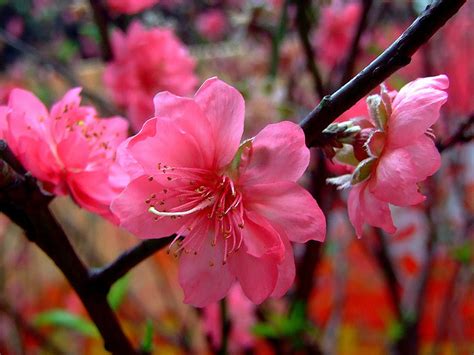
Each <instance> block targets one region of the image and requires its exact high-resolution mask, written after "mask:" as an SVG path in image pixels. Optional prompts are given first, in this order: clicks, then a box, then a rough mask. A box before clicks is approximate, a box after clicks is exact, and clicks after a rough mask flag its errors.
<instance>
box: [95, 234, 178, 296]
mask: <svg viewBox="0 0 474 355" xmlns="http://www.w3.org/2000/svg"><path fill="white" fill-rule="evenodd" d="M174 237H175V236H170V237H167V238H160V239H149V240H145V241H143V242H141V243H140V244H138V245H136V246H135V247H133V248H132V249H129V250H127V251H125V252H124V253H123V254H121V255H120V256H119V257H118V258H117V259H115V260H114V261H113V262H111V263H110V264H109V265H107V266H104V267H103V268H100V269H96V270H93V271H92V272H91V274H90V282H91V283H92V284H93V287H94V288H97V289H101V290H103V291H105V292H108V291H109V289H110V287H112V285H113V284H114V283H115V282H116V281H117V280H118V279H120V278H121V277H122V276H124V275H125V274H126V273H127V272H129V271H130V270H131V269H132V268H134V267H135V266H137V265H138V264H139V263H141V262H142V261H143V260H145V259H147V258H148V257H150V256H151V255H153V254H154V253H156V252H157V251H159V250H161V249H162V248H163V247H165V246H166V245H168V244H169V243H170V242H171V241H172V240H173V238H174Z"/></svg>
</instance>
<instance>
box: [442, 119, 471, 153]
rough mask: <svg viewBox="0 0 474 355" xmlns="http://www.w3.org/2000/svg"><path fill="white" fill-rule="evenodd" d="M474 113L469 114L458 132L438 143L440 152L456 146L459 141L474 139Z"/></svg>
mask: <svg viewBox="0 0 474 355" xmlns="http://www.w3.org/2000/svg"><path fill="white" fill-rule="evenodd" d="M473 128H474V113H472V114H471V115H470V116H469V119H468V120H467V121H466V122H464V123H463V124H462V125H461V126H459V128H458V130H457V131H456V133H454V134H453V135H452V136H451V137H449V138H448V139H447V140H446V142H444V143H439V144H438V145H437V147H438V150H439V152H440V153H442V152H444V151H445V150H447V149H449V148H452V147H454V146H456V145H457V144H459V143H467V142H470V141H471V140H473V139H474V131H473Z"/></svg>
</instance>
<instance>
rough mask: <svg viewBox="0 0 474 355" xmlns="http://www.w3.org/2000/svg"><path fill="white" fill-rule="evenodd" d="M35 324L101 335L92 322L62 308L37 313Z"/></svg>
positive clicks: (95, 335)
mask: <svg viewBox="0 0 474 355" xmlns="http://www.w3.org/2000/svg"><path fill="white" fill-rule="evenodd" d="M33 324H34V325H36V326H37V327H44V326H52V327H58V328H66V329H70V330H73V331H76V332H78V333H81V334H82V335H85V336H87V337H91V338H97V337H98V336H99V332H98V330H97V328H96V327H95V325H94V324H93V323H92V322H90V321H89V320H87V319H84V318H82V317H81V316H78V315H76V314H74V313H70V312H68V311H65V310H62V309H52V310H49V311H45V312H42V313H39V314H37V315H36V317H35V318H34V319H33Z"/></svg>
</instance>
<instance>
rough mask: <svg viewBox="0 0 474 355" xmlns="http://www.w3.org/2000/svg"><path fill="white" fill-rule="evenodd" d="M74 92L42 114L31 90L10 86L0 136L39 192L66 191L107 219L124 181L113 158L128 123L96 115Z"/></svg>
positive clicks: (43, 109) (2, 108) (1, 111)
mask: <svg viewBox="0 0 474 355" xmlns="http://www.w3.org/2000/svg"><path fill="white" fill-rule="evenodd" d="M80 91H81V89H79V88H76V89H72V90H70V91H68V92H67V93H66V95H64V97H63V98H62V99H61V100H59V101H58V102H57V103H56V104H54V105H53V107H52V108H51V110H50V111H49V112H48V110H47V109H46V107H45V106H44V105H43V104H42V103H41V101H40V100H38V98H36V96H34V95H33V94H32V93H30V92H28V91H25V90H21V89H14V90H13V91H12V92H11V94H10V97H9V101H8V105H7V106H0V138H3V139H5V140H6V141H7V143H8V145H9V147H10V148H11V150H12V151H13V153H14V154H15V156H16V157H17V158H18V159H19V161H20V162H21V163H22V164H23V166H24V167H25V169H26V170H28V171H30V172H31V174H32V175H33V176H34V177H36V178H37V179H38V180H39V182H40V183H41V186H42V188H43V190H45V191H47V192H49V193H52V194H55V195H65V194H70V195H71V196H72V197H73V199H74V200H75V201H76V202H77V203H78V204H79V205H80V206H82V207H84V208H86V209H88V210H89V211H92V212H94V213H98V214H100V215H102V216H104V217H106V218H109V219H113V216H112V214H111V213H110V209H109V206H110V203H111V201H112V199H113V198H114V197H116V195H117V194H118V193H119V192H120V191H121V190H122V188H123V186H122V184H123V181H124V180H123V179H122V174H121V173H120V171H119V170H118V169H117V167H116V166H115V164H114V158H115V153H116V149H117V146H118V145H119V144H120V142H122V141H123V140H124V139H125V138H126V136H127V130H128V124H127V121H125V120H124V119H123V118H121V117H113V118H109V119H99V118H98V117H97V113H96V111H95V109H94V108H93V107H90V106H81V105H80V101H81V98H80V96H79V94H80Z"/></svg>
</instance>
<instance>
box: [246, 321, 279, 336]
mask: <svg viewBox="0 0 474 355" xmlns="http://www.w3.org/2000/svg"><path fill="white" fill-rule="evenodd" d="M252 333H253V334H255V335H256V336H258V337H261V338H278V336H279V334H278V331H277V329H275V327H274V326H273V325H271V324H268V323H257V324H255V325H254V326H253V327H252Z"/></svg>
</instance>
